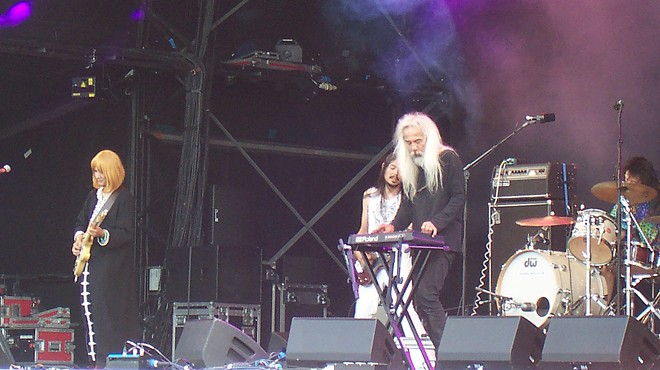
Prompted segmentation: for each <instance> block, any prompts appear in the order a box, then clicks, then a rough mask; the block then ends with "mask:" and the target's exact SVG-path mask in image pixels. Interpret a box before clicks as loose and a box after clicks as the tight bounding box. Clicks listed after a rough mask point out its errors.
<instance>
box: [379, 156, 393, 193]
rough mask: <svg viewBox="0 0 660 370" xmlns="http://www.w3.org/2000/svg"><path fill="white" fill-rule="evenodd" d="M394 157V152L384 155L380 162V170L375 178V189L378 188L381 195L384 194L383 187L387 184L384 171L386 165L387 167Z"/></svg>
mask: <svg viewBox="0 0 660 370" xmlns="http://www.w3.org/2000/svg"><path fill="white" fill-rule="evenodd" d="M395 159H396V157H395V156H394V154H393V153H390V154H388V155H386V156H385V158H384V159H383V161H382V162H381V164H380V172H379V173H378V178H377V179H376V189H378V193H379V194H381V195H383V194H385V187H386V186H387V182H386V181H385V171H387V167H389V166H390V163H392V162H394V160H395Z"/></svg>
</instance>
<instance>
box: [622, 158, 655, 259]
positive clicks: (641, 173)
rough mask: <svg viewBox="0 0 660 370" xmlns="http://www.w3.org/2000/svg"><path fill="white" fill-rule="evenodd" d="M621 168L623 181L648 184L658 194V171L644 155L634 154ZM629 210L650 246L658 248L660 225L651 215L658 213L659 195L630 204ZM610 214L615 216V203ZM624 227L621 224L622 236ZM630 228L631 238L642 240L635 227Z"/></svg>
mask: <svg viewBox="0 0 660 370" xmlns="http://www.w3.org/2000/svg"><path fill="white" fill-rule="evenodd" d="M623 170H624V181H625V182H627V183H631V184H642V185H646V186H649V187H651V188H653V189H655V190H656V191H657V192H658V194H660V182H658V173H657V172H656V170H655V168H653V163H651V161H649V160H648V159H646V158H645V157H642V156H636V157H632V158H630V159H628V161H627V162H626V164H625V166H624V168H623ZM630 210H631V212H632V214H633V215H634V216H635V218H636V219H637V221H638V222H639V226H640V228H641V229H642V232H643V233H644V236H645V237H646V239H647V240H648V241H649V243H650V244H651V246H653V247H654V248H656V249H660V238H659V237H658V231H659V228H660V225H658V222H657V220H656V218H657V217H653V216H659V215H660V196H656V197H655V198H654V199H651V200H649V201H646V202H643V203H638V204H631V205H630ZM610 214H611V215H612V216H613V217H616V214H617V205H614V207H613V208H612V211H611V212H610ZM651 217H653V218H651ZM650 221H653V222H650ZM626 227H627V225H625V224H624V225H623V226H622V228H623V232H622V233H621V235H622V237H623V236H625V230H626ZM632 230H633V231H632V238H633V240H637V241H642V240H641V238H640V237H639V232H638V231H637V229H636V228H634V227H633V229H632Z"/></svg>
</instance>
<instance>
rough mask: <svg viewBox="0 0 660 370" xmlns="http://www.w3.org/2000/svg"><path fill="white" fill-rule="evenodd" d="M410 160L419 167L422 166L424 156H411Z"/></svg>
mask: <svg viewBox="0 0 660 370" xmlns="http://www.w3.org/2000/svg"><path fill="white" fill-rule="evenodd" d="M412 160H413V162H414V163H415V164H416V165H417V166H419V167H422V164H424V157H422V156H413V157H412Z"/></svg>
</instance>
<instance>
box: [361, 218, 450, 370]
mask: <svg viewBox="0 0 660 370" xmlns="http://www.w3.org/2000/svg"><path fill="white" fill-rule="evenodd" d="M348 244H349V245H351V246H353V247H354V248H355V250H356V251H371V252H374V251H375V252H377V253H378V254H379V255H380V257H381V258H382V259H383V261H385V260H386V259H385V253H391V252H393V251H396V253H395V258H397V259H399V260H398V261H396V263H395V261H394V259H392V260H393V261H391V264H390V265H388V264H385V270H386V271H387V275H388V278H389V284H388V285H387V291H383V290H382V289H381V288H380V285H379V284H378V283H377V280H376V274H375V271H374V270H373V267H372V266H371V265H370V264H367V269H368V272H369V275H370V277H371V281H373V282H374V286H375V287H376V291H377V292H378V295H379V296H380V298H381V299H380V301H381V305H382V306H383V308H384V309H385V312H386V314H387V321H388V323H389V324H390V326H391V327H392V330H393V332H394V337H395V338H396V340H397V342H398V343H399V347H400V348H401V351H402V352H403V354H404V358H405V360H406V362H407V364H408V366H409V367H410V369H412V370H415V365H414V363H413V361H412V358H411V356H410V351H409V350H408V348H406V346H405V343H404V341H403V338H404V334H403V330H402V327H401V324H402V323H403V320H404V319H406V320H408V323H409V324H410V329H411V331H412V334H413V338H414V339H415V342H416V343H417V346H418V348H419V350H420V353H421V355H422V357H423V359H424V363H425V364H426V368H427V369H433V364H432V363H431V360H430V359H429V356H428V354H427V353H426V349H425V347H424V344H423V343H422V339H421V337H420V335H419V333H418V332H417V328H415V325H414V323H413V321H412V320H411V319H410V314H409V313H408V307H409V306H410V303H411V302H412V298H413V296H414V293H415V289H416V285H413V284H412V283H411V281H412V274H413V273H415V274H416V276H415V281H419V280H418V279H419V278H420V277H421V276H422V274H423V272H424V269H425V268H426V264H427V262H428V259H429V257H430V252H431V251H433V250H444V251H451V249H450V248H449V247H448V246H446V245H445V243H444V240H443V239H442V237H440V236H438V237H436V238H431V237H430V236H429V235H427V234H423V233H420V232H416V231H399V232H393V233H382V234H353V235H351V236H349V237H348ZM404 244H405V245H407V246H408V248H411V249H413V250H420V251H426V253H423V257H422V254H419V253H418V255H417V256H415V258H414V259H413V262H412V267H411V274H410V275H409V276H408V277H407V278H406V280H405V281H403V282H402V281H401V274H400V272H401V257H402V256H403V254H402V252H403V245H404ZM393 266H397V271H396V273H395V272H394V271H393V270H394V267H393ZM418 266H419V267H418ZM398 283H403V285H402V287H401V291H399V288H398ZM409 289H410V292H409V293H408V294H406V292H407V291H408V290H409ZM392 293H394V294H395V295H396V297H397V298H396V300H395V301H394V302H392V300H391V299H389V298H390V297H392ZM406 297H408V298H407V299H406ZM399 312H400V314H399ZM399 315H400V316H399Z"/></svg>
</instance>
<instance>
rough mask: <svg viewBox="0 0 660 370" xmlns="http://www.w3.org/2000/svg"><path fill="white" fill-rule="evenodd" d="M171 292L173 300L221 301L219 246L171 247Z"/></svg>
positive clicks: (169, 257) (168, 258)
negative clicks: (219, 288)
mask: <svg viewBox="0 0 660 370" xmlns="http://www.w3.org/2000/svg"><path fill="white" fill-rule="evenodd" d="M166 267H167V293H168V297H169V298H170V300H171V301H172V302H205V301H209V302H210V301H218V247H217V246H213V247H189V248H170V249H169V250H168V251H167V266H166Z"/></svg>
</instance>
